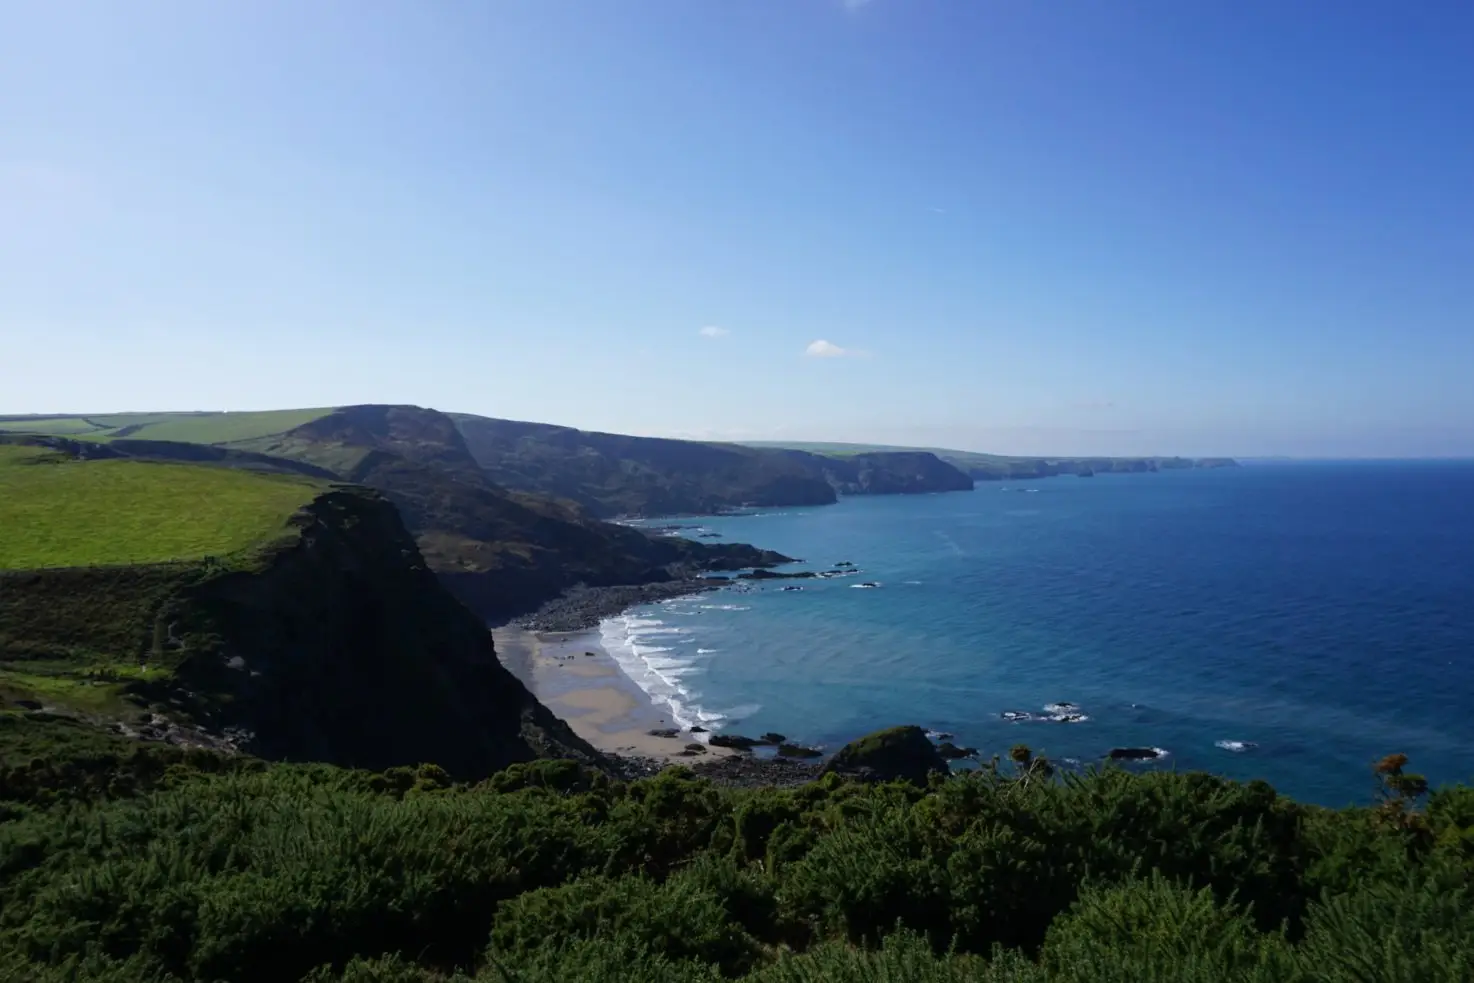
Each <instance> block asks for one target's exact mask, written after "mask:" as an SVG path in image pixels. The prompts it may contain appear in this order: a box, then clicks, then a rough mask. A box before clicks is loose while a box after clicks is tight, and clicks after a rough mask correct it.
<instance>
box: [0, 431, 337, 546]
mask: <svg viewBox="0 0 1474 983" xmlns="http://www.w3.org/2000/svg"><path fill="white" fill-rule="evenodd" d="M321 489H322V485H321V484H320V483H315V482H312V481H309V480H307V479H303V478H297V477H288V476H279V475H263V474H257V473H251V472H247V471H243V470H238V469H233V468H215V467H199V466H195V465H188V464H167V463H157V462H150V461H137V460H128V459H110V460H78V459H75V458H72V457H70V456H68V455H66V454H63V453H60V452H58V451H56V450H51V449H49V448H46V447H39V446H28V445H25V444H19V443H4V442H0V529H4V530H5V535H4V536H0V570H36V569H46V568H55V567H73V566H108V565H116V564H125V563H164V562H170V561H176V560H193V559H198V558H201V557H205V556H219V555H224V554H228V553H233V552H235V551H237V550H241V549H244V548H246V547H249V546H252V545H254V544H257V543H261V542H264V541H268V540H270V539H272V538H274V537H276V536H279V535H281V534H282V532H283V531H284V530H285V526H286V520H287V518H288V517H289V516H291V514H292V513H293V512H295V511H296V510H297V509H298V508H299V507H301V506H302V505H304V504H306V503H307V502H309V501H311V500H312V498H313V497H314V496H315V495H317V494H318V493H319V492H320V491H321Z"/></svg>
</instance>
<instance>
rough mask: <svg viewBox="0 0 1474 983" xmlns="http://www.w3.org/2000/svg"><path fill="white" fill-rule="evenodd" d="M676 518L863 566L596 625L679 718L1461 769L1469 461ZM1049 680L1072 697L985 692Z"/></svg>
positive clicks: (1344, 777)
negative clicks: (1074, 712)
mask: <svg viewBox="0 0 1474 983" xmlns="http://www.w3.org/2000/svg"><path fill="white" fill-rule="evenodd" d="M684 525H686V526H688V527H690V528H689V533H690V534H695V533H697V532H698V531H713V532H718V533H720V534H721V535H722V537H723V539H724V540H728V541H744V542H750V543H754V544H756V545H759V546H764V547H770V548H773V549H777V550H781V551H783V552H785V553H787V554H788V555H790V556H797V557H802V558H804V559H805V560H806V561H808V562H807V563H805V564H803V565H802V566H800V567H797V568H796V569H816V570H820V569H827V568H829V567H830V566H831V565H832V564H834V563H836V562H837V561H842V560H848V561H852V562H854V563H855V564H857V565H858V567H859V568H860V571H861V572H860V573H859V575H858V576H856V577H851V578H836V579H832V580H824V581H817V582H816V581H779V582H771V583H765V584H762V585H761V586H760V588H759V589H752V590H745V591H744V590H738V589H735V588H734V589H728V590H723V591H721V592H718V593H715V594H709V595H705V596H702V597H697V598H683V599H679V600H676V601H672V602H667V603H665V604H660V605H655V606H652V607H649V608H644V609H639V610H636V611H632V612H630V613H629V614H628V615H627V616H624V617H621V618H616V619H611V620H610V621H607V622H605V624H604V626H603V635H604V641H605V645H606V647H607V648H609V650H610V652H611V654H614V655H615V656H616V658H618V659H620V661H621V663H622V664H623V665H624V666H625V667H626V669H627V671H629V672H630V674H631V675H632V676H634V677H635V678H636V681H637V682H640V683H641V685H642V686H643V687H644V688H645V689H646V690H647V691H648V692H650V693H651V694H652V699H655V700H658V701H662V702H669V703H670V704H671V707H672V709H673V710H674V711H675V712H676V713H677V714H678V716H680V717H681V718H683V719H685V720H686V721H688V722H702V723H705V724H706V725H707V726H708V727H712V728H713V729H727V730H730V731H732V732H740V733H748V734H756V733H760V732H763V731H768V730H776V731H780V732H782V733H784V734H787V735H788V736H789V737H790V738H793V739H796V740H799V741H803V742H808V743H813V744H817V745H821V746H827V747H834V746H836V745H837V744H839V743H842V742H843V741H845V740H848V739H849V738H852V737H854V736H856V735H858V734H860V733H863V732H866V731H868V730H872V729H874V728H876V727H879V726H884V725H889V724H895V723H917V724H921V725H923V726H925V727H928V728H930V729H933V730H940V731H947V732H951V733H953V734H955V735H956V736H957V740H958V743H962V744H968V745H973V746H976V747H978V748H980V749H982V750H983V751H984V752H985V754H986V753H993V752H1006V751H1007V749H1008V747H1009V746H1011V745H1013V744H1016V743H1026V744H1029V745H1030V746H1031V747H1033V748H1035V750H1036V751H1042V752H1044V753H1047V754H1049V755H1050V756H1052V757H1055V758H1060V759H1065V758H1068V759H1074V760H1077V761H1080V762H1087V763H1088V762H1090V761H1094V760H1098V759H1099V758H1100V757H1101V755H1102V754H1104V753H1105V752H1106V751H1107V750H1108V749H1110V748H1111V747H1113V746H1118V745H1140V746H1150V747H1157V748H1161V749H1164V750H1165V751H1167V752H1168V754H1167V755H1166V757H1164V758H1162V759H1161V761H1160V762H1159V763H1158V764H1156V765H1152V766H1150V767H1177V768H1206V769H1210V770H1213V771H1216V772H1219V773H1222V774H1226V775H1229V776H1232V777H1235V778H1241V779H1249V778H1264V779H1267V780H1269V781H1271V782H1273V783H1274V784H1275V785H1276V787H1278V788H1280V789H1281V790H1282V791H1285V792H1288V793H1290V794H1292V795H1295V796H1297V797H1300V798H1304V799H1308V800H1312V801H1317V802H1322V803H1326V804H1330V805H1341V804H1345V803H1348V802H1364V801H1366V800H1367V799H1368V797H1369V795H1370V792H1371V788H1372V782H1371V779H1370V772H1369V764H1370V762H1371V761H1372V760H1373V759H1375V758H1376V757H1378V756H1380V755H1383V754H1386V753H1388V752H1391V751H1402V752H1405V753H1407V754H1409V755H1410V756H1411V757H1412V764H1413V765H1414V766H1415V767H1416V768H1417V769H1419V770H1422V771H1424V772H1425V773H1427V774H1428V775H1429V776H1430V777H1431V778H1433V779H1434V780H1435V781H1456V780H1467V779H1470V778H1474V712H1471V711H1474V707H1471V705H1470V701H1471V697H1474V658H1471V657H1474V464H1471V463H1396V464H1390V463H1385V464H1384V463H1374V464H1367V463H1355V464H1314V465H1309V464H1298V465H1260V466H1246V467H1243V468H1240V469H1233V470H1222V471H1201V472H1167V473H1161V474H1148V475H1103V476H1100V477H1097V478H1092V479H1079V478H1053V479H1045V480H1039V481H1033V482H1019V483H1006V484H983V485H980V486H979V487H978V489H977V490H976V491H974V492H971V493H965V492H964V493H953V494H946V495H928V496H919V497H886V498H870V499H864V498H859V499H846V500H844V501H843V502H841V503H840V504H839V505H835V506H828V507H819V508H811V509H788V510H776V511H772V512H766V513H754V514H750V515H742V516H728V517H721V518H708V519H700V520H689V521H687V522H685V523H684ZM861 581H874V582H878V583H879V584H880V586H879V587H878V588H875V589H855V588H854V586H853V585H854V584H856V583H857V582H861ZM787 584H794V585H801V586H802V587H803V590H801V591H783V590H781V587H782V586H784V585H787ZM1061 702H1069V703H1073V704H1076V705H1077V706H1078V708H1079V710H1078V713H1079V714H1081V715H1083V716H1084V717H1086V718H1087V719H1084V720H1079V721H1077V722H1071V723H1061V722H1055V721H1050V720H1047V719H1033V720H1028V721H1023V722H1010V721H1008V720H1005V719H1004V718H1003V717H1002V716H1000V715H1001V714H1003V713H1004V712H1006V711H1023V712H1028V713H1030V714H1032V715H1034V716H1035V717H1046V716H1047V715H1046V713H1045V711H1044V707H1046V706H1047V705H1051V704H1058V703H1061Z"/></svg>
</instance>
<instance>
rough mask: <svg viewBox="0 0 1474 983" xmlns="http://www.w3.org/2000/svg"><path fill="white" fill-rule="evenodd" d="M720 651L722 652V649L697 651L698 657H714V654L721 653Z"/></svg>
mask: <svg viewBox="0 0 1474 983" xmlns="http://www.w3.org/2000/svg"><path fill="white" fill-rule="evenodd" d="M720 651H721V649H697V650H696V654H697V655H712V654H713V653H716V652H720Z"/></svg>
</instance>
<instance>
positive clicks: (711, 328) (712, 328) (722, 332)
mask: <svg viewBox="0 0 1474 983" xmlns="http://www.w3.org/2000/svg"><path fill="white" fill-rule="evenodd" d="M696 333H697V334H699V335H701V337H703V338H725V337H727V335H729V334H731V333H732V332H730V331H728V330H727V329H726V328H719V327H717V326H716V325H715V324H708V325H707V326H706V327H704V328H702V329H701V330H700V331H698V332H696Z"/></svg>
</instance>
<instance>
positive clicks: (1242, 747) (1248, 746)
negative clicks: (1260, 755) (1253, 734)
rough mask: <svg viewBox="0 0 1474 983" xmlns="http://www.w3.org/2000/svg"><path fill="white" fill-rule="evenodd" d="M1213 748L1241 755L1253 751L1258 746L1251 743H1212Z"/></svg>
mask: <svg viewBox="0 0 1474 983" xmlns="http://www.w3.org/2000/svg"><path fill="white" fill-rule="evenodd" d="M1213 746H1214V747H1219V748H1223V750H1225V751H1232V752H1233V753H1234V754H1242V753H1243V752H1245V751H1251V750H1253V749H1254V748H1256V747H1258V746H1259V745H1258V744H1255V743H1254V742H1253V741H1214V742H1213Z"/></svg>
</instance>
